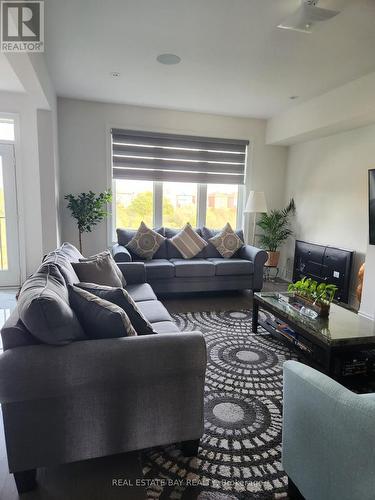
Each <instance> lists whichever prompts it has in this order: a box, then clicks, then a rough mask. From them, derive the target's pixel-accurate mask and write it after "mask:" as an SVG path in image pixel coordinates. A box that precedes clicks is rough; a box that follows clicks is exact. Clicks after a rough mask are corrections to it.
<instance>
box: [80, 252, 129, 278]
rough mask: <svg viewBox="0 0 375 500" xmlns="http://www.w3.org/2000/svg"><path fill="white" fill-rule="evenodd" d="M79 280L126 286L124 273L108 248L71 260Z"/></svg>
mask: <svg viewBox="0 0 375 500" xmlns="http://www.w3.org/2000/svg"><path fill="white" fill-rule="evenodd" d="M72 266H73V268H74V270H75V272H76V273H77V275H78V278H79V280H80V281H83V282H85V283H97V284H99V285H107V286H118V287H121V286H126V281H125V278H124V275H123V274H122V272H121V271H120V268H119V267H118V265H117V264H116V262H115V260H114V259H113V257H112V255H111V253H110V251H109V250H105V251H104V252H101V253H98V254H96V255H93V256H92V257H88V258H87V259H80V260H79V262H72Z"/></svg>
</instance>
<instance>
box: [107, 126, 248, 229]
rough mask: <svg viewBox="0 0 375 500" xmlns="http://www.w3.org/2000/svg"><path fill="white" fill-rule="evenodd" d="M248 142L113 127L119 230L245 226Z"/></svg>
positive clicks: (117, 225) (115, 211)
mask: <svg viewBox="0 0 375 500" xmlns="http://www.w3.org/2000/svg"><path fill="white" fill-rule="evenodd" d="M247 144H248V141H243V140H231V139H214V138H207V137H193V136H186V135H184V136H182V135H173V134H159V133H154V132H140V131H131V130H121V129H112V177H113V181H114V194H115V197H114V198H115V207H116V208H115V210H114V211H113V212H114V214H115V220H114V221H113V222H114V227H127V228H132V229H135V228H138V226H139V224H140V222H141V221H142V220H144V221H145V223H146V224H148V225H149V226H161V225H163V226H166V227H172V228H181V227H182V226H183V225H184V224H185V223H186V222H190V223H191V224H192V226H202V225H204V224H206V225H208V226H210V227H215V228H219V227H223V226H224V224H225V223H226V222H230V224H231V225H232V226H233V227H239V226H240V222H241V219H240V218H239V217H238V216H237V213H240V212H241V204H242V186H243V184H244V179H245V164H246V151H247V149H246V148H247Z"/></svg>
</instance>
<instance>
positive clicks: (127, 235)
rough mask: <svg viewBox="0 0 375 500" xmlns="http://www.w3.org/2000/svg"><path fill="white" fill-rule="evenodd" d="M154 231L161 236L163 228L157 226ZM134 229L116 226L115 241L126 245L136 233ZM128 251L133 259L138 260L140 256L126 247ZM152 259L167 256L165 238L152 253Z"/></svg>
mask: <svg viewBox="0 0 375 500" xmlns="http://www.w3.org/2000/svg"><path fill="white" fill-rule="evenodd" d="M154 231H155V232H156V233H159V234H160V235H161V236H165V235H164V228H163V227H159V228H157V229H154ZM136 232H137V231H136V230H134V229H122V228H118V229H116V233H117V241H118V244H119V245H122V246H126V245H127V244H128V243H129V241H130V240H131V239H132V238H134V236H135V234H136ZM128 250H129V252H130V255H131V256H132V258H133V260H139V259H140V257H139V256H138V255H136V254H135V253H134V252H132V251H131V250H130V249H128ZM153 258H154V259H166V258H167V245H166V240H164V241H162V242H161V244H160V247H159V248H158V250H157V251H156V252H155V253H154V255H153Z"/></svg>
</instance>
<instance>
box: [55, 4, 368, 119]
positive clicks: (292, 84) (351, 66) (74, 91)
mask: <svg viewBox="0 0 375 500" xmlns="http://www.w3.org/2000/svg"><path fill="white" fill-rule="evenodd" d="M299 5H300V0H133V1H131V0H106V1H104V0H64V1H62V0H47V1H46V19H47V22H46V55H47V62H48V66H49V70H50V72H51V76H52V79H53V81H54V84H55V86H56V89H57V93H58V95H61V96H68V97H75V98H84V99H90V100H99V101H110V102H120V103H128V104H137V105H143V106H154V107H162V108H171V109H180V110H189V111H201V112H210V113H217V114H228V115H234V116H253V117H263V118H268V117H270V116H273V115H274V114H276V113H277V112H279V111H281V110H283V109H285V108H287V107H288V106H292V105H294V104H295V103H296V102H301V101H302V100H306V99H308V98H311V97H314V96H316V95H319V94H322V93H324V92H326V91H327V90H330V89H332V88H334V87H337V86H339V85H341V84H344V83H346V82H348V81H350V80H353V79H355V78H358V77H359V76H362V75H364V74H366V73H369V72H371V71H373V70H375V57H374V54H375V29H374V28H375V26H374V24H375V23H374V20H375V0H321V2H320V3H319V6H327V7H338V8H342V9H343V10H342V12H341V14H340V15H338V16H337V17H335V18H334V19H332V20H330V21H327V22H326V23H321V24H320V25H319V26H317V27H316V29H315V30H314V32H313V34H311V35H307V34H302V33H296V32H290V31H285V30H280V29H276V26H277V24H279V23H280V21H281V20H283V19H284V18H285V17H287V16H288V15H289V14H290V13H291V12H293V10H295V9H296V8H297V7H298V6H299ZM163 52H170V53H174V54H177V55H179V56H180V57H181V58H182V62H181V63H180V64H179V65H177V66H164V65H161V64H159V63H158V62H156V56H157V55H158V54H160V53H163ZM113 71H118V72H120V73H121V76H120V78H117V79H115V78H113V77H111V75H110V73H111V72H113ZM292 95H298V96H300V99H298V100H297V101H293V102H292V101H290V100H289V96H292Z"/></svg>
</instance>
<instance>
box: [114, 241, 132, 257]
mask: <svg viewBox="0 0 375 500" xmlns="http://www.w3.org/2000/svg"><path fill="white" fill-rule="evenodd" d="M112 254H113V258H114V259H115V261H116V262H131V261H132V256H131V255H130V252H129V250H128V249H127V248H125V247H124V246H122V245H119V244H118V243H116V245H113V247H112Z"/></svg>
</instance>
